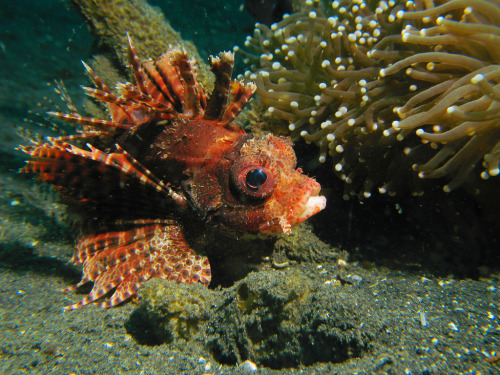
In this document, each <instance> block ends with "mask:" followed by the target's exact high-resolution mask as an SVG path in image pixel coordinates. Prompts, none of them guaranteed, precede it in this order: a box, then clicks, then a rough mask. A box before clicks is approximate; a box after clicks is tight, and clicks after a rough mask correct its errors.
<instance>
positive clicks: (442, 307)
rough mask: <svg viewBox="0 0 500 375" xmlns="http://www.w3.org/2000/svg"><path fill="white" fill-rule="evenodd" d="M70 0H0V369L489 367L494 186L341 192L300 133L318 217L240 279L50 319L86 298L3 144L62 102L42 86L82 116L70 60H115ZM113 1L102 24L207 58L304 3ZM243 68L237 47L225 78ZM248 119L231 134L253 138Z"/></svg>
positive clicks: (15, 154)
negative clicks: (186, 46) (170, 36)
mask: <svg viewBox="0 0 500 375" xmlns="http://www.w3.org/2000/svg"><path fill="white" fill-rule="evenodd" d="M86 3H87V4H91V3H92V2H85V1H75V2H72V1H59V0H47V1H43V2H40V1H28V0H23V1H19V2H11V1H5V0H0V24H1V28H0V87H1V90H0V123H1V128H0V349H1V350H0V372H2V373H5V374H22V373H28V374H36V373H40V374H48V373H55V374H70V373H74V374H98V373H99V374H101V373H108V374H126V373H129V374H136V373H143V374H167V373H168V374H176V373H199V374H205V373H207V374H233V373H254V372H257V371H258V373H290V374H292V373H306V374H329V373H339V374H355V373H380V374H383V373H395V374H403V373H405V374H444V373H446V374H454V373H457V374H458V373H471V374H474V373H482V374H495V373H498V371H499V368H500V367H499V366H500V365H499V361H498V356H499V353H500V322H499V318H498V316H499V314H500V311H499V306H498V305H499V301H500V293H499V291H498V288H499V277H498V275H499V274H498V266H499V264H500V262H499V256H500V251H499V243H498V233H499V230H500V228H499V226H498V222H499V216H498V208H499V206H500V200H499V199H498V182H497V181H493V182H492V183H491V184H489V185H488V186H487V188H486V190H487V192H488V194H485V195H482V196H481V199H476V197H475V196H474V195H472V194H470V191H468V190H467V189H460V188H459V189H456V190H455V191H453V192H452V193H449V194H447V193H444V192H443V189H442V186H440V185H435V184H432V183H431V184H429V185H428V186H427V187H426V189H425V193H424V194H423V195H418V196H412V195H410V194H401V195H399V196H396V197H392V196H388V195H379V194H374V195H373V196H372V197H370V198H368V199H358V198H357V197H351V198H350V199H348V200H345V199H343V196H344V194H345V193H344V191H345V186H344V182H343V181H341V179H339V178H338V177H337V176H336V175H335V174H334V173H332V171H333V168H334V165H332V164H331V161H327V162H326V163H318V151H317V147H315V145H314V144H312V145H310V144H307V143H306V142H303V141H301V140H300V139H299V140H297V141H296V146H295V150H296V152H297V155H298V159H299V166H301V167H302V168H303V169H304V170H305V172H306V173H307V174H308V175H310V176H315V177H316V179H317V180H318V181H319V182H320V183H321V185H322V187H323V190H324V191H325V193H324V194H325V195H327V198H328V205H327V208H326V209H325V210H324V211H323V212H321V213H320V214H318V215H316V216H314V217H313V218H312V219H311V220H309V221H308V222H307V223H306V224H305V225H303V226H302V227H301V228H300V229H299V230H298V231H297V232H295V233H293V234H292V235H290V236H286V237H283V238H281V239H279V240H278V241H277V242H276V243H273V244H272V246H273V253H272V254H271V255H270V256H269V257H267V258H266V259H262V260H261V262H260V263H256V264H252V267H253V268H252V270H253V272H251V273H248V275H246V276H244V277H242V278H238V279H234V280H231V281H230V282H228V281H226V282H225V283H222V284H221V285H219V286H217V287H216V288H211V289H206V288H205V287H202V286H199V285H177V284H175V283H173V284H172V283H168V282H161V281H159V280H152V281H150V282H148V283H147V285H146V286H145V287H144V289H142V290H141V292H140V295H139V297H140V298H139V301H136V302H131V303H127V304H124V305H121V306H118V307H115V308H111V309H99V308H97V307H95V306H87V307H84V308H81V309H78V310H75V311H71V312H63V310H62V307H63V306H66V305H68V304H70V303H74V301H76V300H78V299H80V298H82V295H84V294H85V292H83V294H82V293H81V292H63V291H62V290H63V289H64V288H66V287H68V286H69V285H72V284H75V283H76V282H78V280H79V278H80V274H81V270H80V269H79V268H78V267H76V266H73V265H72V264H70V263H69V260H70V259H71V256H72V254H73V235H72V232H71V231H70V229H69V227H68V225H67V220H68V218H67V215H66V212H65V209H64V206H63V205H62V204H61V203H59V202H58V198H57V196H56V194H55V193H54V192H53V191H52V190H51V189H50V188H47V187H46V186H43V185H41V184H38V183H35V182H34V179H33V177H32V176H27V175H24V174H20V173H18V171H19V169H20V168H22V167H23V166H24V164H25V162H24V161H25V159H26V155H25V154H23V153H21V152H19V151H17V150H16V147H18V146H19V145H20V144H25V143H26V140H24V139H23V138H22V137H21V136H20V135H19V133H21V134H27V133H31V132H39V131H40V132H42V134H43V135H53V134H54V131H53V130H51V129H44V128H41V127H40V123H42V124H47V117H46V116H45V115H44V113H45V111H47V110H53V109H54V108H59V106H61V105H62V103H61V102H60V100H59V98H58V95H57V94H56V93H55V92H54V80H63V82H64V84H65V86H66V89H67V91H68V93H69V95H70V96H71V98H72V100H73V101H74V103H75V105H76V106H77V107H78V108H82V109H83V108H86V107H85V105H86V104H85V97H84V93H83V90H81V86H82V85H88V84H89V80H88V77H87V75H86V74H85V71H84V68H83V66H82V64H81V60H83V61H87V62H88V61H90V60H91V59H92V58H93V57H94V56H96V55H106V54H107V55H108V56H109V54H110V52H111V53H112V52H113V48H112V47H111V45H112V43H113V42H112V40H113V35H108V34H106V32H103V33H101V34H100V33H99V30H97V29H96V25H99V24H100V23H99V22H100V21H99V20H98V18H97V17H96V18H94V19H93V20H94V23H92V21H91V19H90V18H91V15H89V14H91V13H85V7H84V5H82V4H86ZM95 3H100V2H95ZM111 3H113V4H118V5H117V6H120V4H121V3H123V5H122V10H123V13H121V14H120V15H118V16H117V17H116V18H114V19H113V20H114V22H115V21H116V22H119V21H120V20H122V21H121V25H117V26H116V25H115V26H116V29H121V30H124V31H130V32H132V30H127V27H130V28H134V30H137V29H139V25H138V24H134V22H140V21H139V19H135V18H133V17H132V15H134V14H136V13H134V12H139V13H140V12H141V9H142V8H141V7H147V8H145V9H147V10H148V11H149V12H152V13H151V14H154V15H156V16H158V15H161V14H163V15H164V18H165V20H166V21H165V22H166V23H168V24H170V26H171V27H172V28H173V29H174V30H176V31H177V32H178V33H179V34H180V38H182V40H183V41H189V42H192V45H194V46H195V48H196V50H197V51H198V53H199V56H200V58H201V59H202V60H203V61H205V62H206V61H208V58H209V56H210V55H215V54H217V53H218V52H220V51H227V50H232V49H233V47H234V46H235V45H238V46H244V45H245V40H247V39H246V38H247V35H252V34H253V33H254V25H255V22H256V21H259V22H262V23H264V24H267V25H271V24H272V23H273V22H276V21H278V20H279V19H280V17H281V15H282V14H283V13H285V12H290V11H291V10H293V9H299V8H300V6H301V5H300V4H298V3H304V4H305V3H306V2H303V1H290V2H288V1H262V2H261V1H246V2H244V1H210V2H207V1H201V0H199V1H189V2H185V1H161V0H156V1H152V0H150V1H148V2H145V1H138V0H135V1H130V2H120V1H112V2H110V4H111ZM309 3H312V2H309ZM316 3H317V2H316ZM325 3H328V4H329V6H330V3H331V2H325ZM77 4H79V5H77ZM147 4H149V5H150V6H152V7H153V8H150V7H149V5H147ZM493 4H497V3H496V2H493ZM309 5H310V4H309ZM127 7H132V8H133V10H132V9H128V8H127ZM330 7H331V6H330ZM88 9H91V8H88ZM89 12H90V11H89ZM270 14H271V16H270ZM160 18H161V17H160ZM110 19H111V18H110ZM146 19H148V18H147V17H146ZM141 22H142V21H141ZM102 24H105V23H102ZM162 25H163V24H161V25H159V28H158V39H159V42H158V44H157V46H158V45H161V46H163V45H164V44H165V40H164V39H162V38H164V34H162V33H160V30H164V29H161V28H160V26H161V27H164V25H163V26H162ZM140 26H141V27H145V26H144V25H140ZM497 26H498V25H497ZM106 27H108V29H106V30H107V32H108V33H109V34H110V33H111V30H116V29H113V27H114V25H113V23H112V22H110V23H109V25H107V26H106ZM148 27H149V28H148ZM145 29H148V30H149V31H150V32H151V35H155V28H154V27H151V25H146V27H145ZM141 30H142V29H141ZM160 40H161V43H160ZM154 49H155V46H152V47H151V50H152V51H154ZM160 53H161V52H160ZM114 59H115V60H116V61H119V60H120V56H119V54H115V55H114ZM116 61H115V62H116ZM249 65H250V63H249V62H248V61H246V62H245V59H244V56H243V55H238V54H236V64H235V74H234V76H236V75H238V74H241V75H245V71H247V70H248V69H250V67H249ZM122 73H123V72H122ZM248 76H249V74H248V73H247V77H248ZM259 108H260V107H259ZM259 108H258V107H257V104H256V107H255V108H252V110H253V111H254V114H255V113H256V114H258V113H259ZM252 118H255V117H252V114H250V115H248V116H247V117H246V119H247V121H246V122H245V123H244V124H243V125H245V126H249V127H252V126H253V127H254V128H255V129H260V127H259V125H255V123H253V124H252ZM264 118H266V117H264ZM271 123H272V124H274V123H273V122H271ZM280 126H281V125H277V126H276V128H275V129H274V131H275V132H276V133H278V134H282V133H283V129H282V127H280ZM20 128H22V129H23V130H20ZM263 129H264V130H265V131H267V130H269V128H266V126H263ZM491 180H494V178H492V179H491ZM488 182H490V181H488Z"/></svg>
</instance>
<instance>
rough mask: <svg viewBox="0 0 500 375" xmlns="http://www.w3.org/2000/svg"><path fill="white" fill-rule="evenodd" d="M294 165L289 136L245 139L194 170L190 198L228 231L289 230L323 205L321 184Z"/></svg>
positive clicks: (267, 233)
mask: <svg viewBox="0 0 500 375" xmlns="http://www.w3.org/2000/svg"><path fill="white" fill-rule="evenodd" d="M296 163H297V159H296V156H295V152H294V150H293V148H292V143H291V141H290V139H289V138H283V137H276V136H273V135H265V136H261V137H255V138H249V139H247V140H246V141H245V142H244V143H243V144H242V145H241V148H240V149H239V152H233V153H232V154H231V155H230V156H227V157H225V158H222V159H221V161H220V163H218V165H217V166H212V167H210V168H209V169H208V168H207V169H206V170H205V171H202V172H201V173H199V174H197V176H196V177H195V178H194V179H193V181H192V183H191V189H190V192H189V196H190V199H191V201H192V202H193V203H194V207H195V208H196V209H197V210H198V211H199V212H200V213H201V215H202V216H203V217H204V218H205V219H206V220H207V221H209V222H212V223H215V224H216V225H218V226H220V227H223V228H224V229H227V230H229V231H233V232H237V233H250V234H259V235H262V236H273V235H277V234H279V233H287V234H288V233H290V232H291V229H292V228H293V226H295V225H297V224H299V223H301V222H303V221H304V220H306V219H307V218H309V217H311V216H312V215H314V214H316V213H318V212H319V211H321V210H322V209H323V208H325V205H326V198H325V197H324V196H321V195H319V193H320V189H321V186H320V184H319V183H318V182H317V181H316V180H314V179H313V178H311V177H309V176H307V175H305V174H304V173H303V172H302V170H301V169H300V168H296Z"/></svg>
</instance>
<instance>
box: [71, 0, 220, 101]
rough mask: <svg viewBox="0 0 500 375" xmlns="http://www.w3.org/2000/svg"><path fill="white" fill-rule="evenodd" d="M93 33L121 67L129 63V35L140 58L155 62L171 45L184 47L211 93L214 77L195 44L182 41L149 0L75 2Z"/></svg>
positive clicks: (81, 0)
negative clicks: (195, 62) (113, 54)
mask: <svg viewBox="0 0 500 375" xmlns="http://www.w3.org/2000/svg"><path fill="white" fill-rule="evenodd" d="M71 2H72V3H73V5H75V7H76V8H77V10H78V11H79V13H80V14H81V15H82V17H83V18H84V19H85V20H86V21H87V24H88V25H89V27H90V30H91V32H92V33H93V34H94V35H95V36H96V37H97V38H98V40H99V41H100V42H101V44H104V45H106V46H107V47H108V48H110V49H111V50H113V51H114V52H115V54H116V57H117V58H118V60H119V61H120V65H121V67H125V66H127V64H128V57H127V45H128V43H127V33H129V34H130V36H131V37H132V39H133V41H134V44H135V47H136V49H137V53H138V54H139V57H140V58H141V59H142V60H144V59H147V58H153V59H156V58H158V57H159V56H161V55H162V54H163V53H165V52H166V51H167V50H168V48H169V46H170V45H182V46H183V47H184V48H185V49H186V51H187V52H188V54H189V56H190V57H191V58H194V59H196V61H197V63H198V70H197V72H198V79H199V81H200V82H202V83H203V85H204V86H205V88H206V89H207V92H211V90H212V86H213V77H212V76H211V74H210V73H209V70H210V69H209V67H208V65H207V64H206V63H205V62H204V61H203V60H202V59H201V58H200V55H199V54H198V51H197V49H196V47H195V46H194V44H193V43H190V42H187V41H184V40H182V38H181V36H180V34H179V33H178V32H176V31H175V30H174V29H173V28H172V26H170V24H169V23H168V21H167V20H166V19H165V16H164V15H163V13H162V12H161V10H160V9H159V8H156V7H153V6H151V5H149V4H148V3H147V1H146V0H109V1H108V0H106V1H104V0H72V1H71Z"/></svg>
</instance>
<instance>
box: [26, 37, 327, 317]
mask: <svg viewBox="0 0 500 375" xmlns="http://www.w3.org/2000/svg"><path fill="white" fill-rule="evenodd" d="M129 57H130V62H131V66H132V69H133V73H134V77H135V84H131V83H126V84H119V85H118V87H117V89H118V94H114V93H113V92H112V91H111V90H110V89H109V88H108V87H107V86H106V85H105V84H104V83H103V82H102V80H101V79H100V78H99V77H98V76H97V75H96V74H95V73H94V72H93V70H92V69H91V68H90V67H88V66H87V65H85V67H86V68H87V70H88V73H89V75H90V76H91V78H92V80H93V82H94V85H95V88H85V90H86V92H87V94H88V95H90V96H91V97H93V98H94V99H96V100H97V101H99V102H101V103H103V104H104V105H105V106H106V107H107V110H108V113H109V114H110V119H109V120H102V119H95V118H89V117H83V116H81V115H80V114H78V112H77V111H76V108H74V106H73V105H72V104H71V102H69V101H68V100H66V101H67V104H69V105H68V107H69V109H70V112H71V113H68V114H66V113H55V112H52V113H50V114H51V115H52V116H54V117H56V118H58V119H60V120H63V121H68V122H73V123H77V124H79V125H80V126H81V127H82V130H81V131H79V133H78V134H76V135H72V136H62V137H56V138H48V140H47V142H46V143H34V144H33V145H30V146H25V147H21V150H23V151H24V152H26V153H28V154H29V155H30V156H31V158H30V160H29V161H28V162H27V165H26V166H25V167H24V168H23V171H24V172H28V173H36V174H38V176H39V179H40V180H42V181H45V182H47V183H50V184H52V185H53V186H54V188H55V189H56V190H58V191H59V192H60V193H61V195H62V197H63V199H64V202H66V204H67V205H68V207H69V209H70V210H72V211H74V212H76V213H78V214H79V216H80V217H81V218H82V220H81V221H80V222H81V223H82V224H81V225H80V226H79V227H78V228H77V232H76V238H77V239H76V249H75V254H74V256H73V259H72V260H73V262H75V263H76V264H82V265H83V277H82V280H81V281H80V282H79V283H78V284H77V285H76V286H75V287H72V288H69V289H74V288H76V287H79V286H81V285H84V284H87V283H90V282H93V288H92V290H91V291H90V293H89V294H88V295H87V296H86V297H85V298H84V299H83V300H81V301H80V302H78V303H76V304H74V305H71V306H68V307H66V309H67V310H71V309H75V308H78V307H81V306H83V305H86V304H89V303H91V302H95V301H98V302H99V303H100V306H102V307H110V306H114V305H117V304H119V303H121V302H123V301H125V300H127V299H129V298H130V297H132V296H134V295H135V294H136V292H137V290H138V289H139V288H140V286H141V284H142V283H144V282H145V281H147V280H148V279H151V278H153V277H159V278H163V279H167V280H177V281H179V282H186V283H192V282H202V283H205V284H209V283H210V280H211V269H210V264H209V261H208V258H207V256H206V254H203V251H200V249H199V248H198V247H197V246H195V244H194V242H195V241H194V236H193V235H192V233H193V228H195V227H199V226H206V227H209V228H210V230H213V231H221V232H226V233H227V232H228V233H234V234H237V235H243V234H254V235H261V236H272V235H276V234H278V233H283V232H284V233H289V232H290V230H291V227H293V226H294V225H296V224H298V223H300V222H302V221H304V220H305V219H307V218H308V217H310V216H312V215H314V214H315V213H317V212H319V211H320V210H322V209H323V208H324V207H325V204H326V200H325V198H324V197H323V196H320V195H319V190H320V185H319V184H318V183H317V182H316V181H315V180H314V179H312V178H310V177H307V176H306V175H304V174H303V173H302V171H301V170H300V169H297V168H296V158H295V153H294V151H293V149H292V145H291V142H290V140H289V139H286V138H280V137H275V136H272V135H265V136H261V137H254V136H253V135H252V134H251V133H246V132H245V131H243V130H242V129H241V128H240V127H238V126H237V125H235V124H234V123H232V121H233V120H234V118H235V117H236V116H237V115H238V114H239V113H240V112H241V110H242V109H243V108H244V106H245V105H246V103H247V102H248V100H249V99H250V98H251V96H252V95H253V93H254V91H255V85H254V84H253V83H247V84H243V83H241V82H239V81H233V82H231V74H232V68H233V63H234V56H233V55H232V54H231V53H221V54H220V55H219V56H218V57H216V58H212V60H211V68H212V72H213V73H214V74H215V77H216V80H215V87H214V90H213V92H212V94H211V95H210V97H208V98H207V95H206V94H205V91H204V88H203V86H202V85H201V84H199V83H198V82H197V79H196V65H195V62H194V61H193V60H190V59H189V57H188V55H187V53H186V52H185V51H184V50H183V49H181V48H172V49H171V50H169V51H168V52H167V53H166V54H164V55H162V56H161V57H160V58H159V59H158V60H156V61H153V60H147V61H144V62H142V63H141V62H140V61H139V59H138V57H137V53H136V51H135V48H134V46H133V43H132V41H131V40H130V39H129ZM195 231H196V230H195ZM69 289H68V290H69ZM106 297H109V298H107V299H106Z"/></svg>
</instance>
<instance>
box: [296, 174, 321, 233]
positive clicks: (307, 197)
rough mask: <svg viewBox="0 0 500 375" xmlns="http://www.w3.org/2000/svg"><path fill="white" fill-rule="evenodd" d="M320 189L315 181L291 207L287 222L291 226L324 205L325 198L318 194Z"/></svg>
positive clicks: (316, 211)
mask: <svg viewBox="0 0 500 375" xmlns="http://www.w3.org/2000/svg"><path fill="white" fill-rule="evenodd" d="M320 189H321V186H320V185H319V184H318V183H316V184H315V186H313V187H312V188H311V189H309V191H307V192H306V193H305V194H304V195H303V196H302V199H300V201H299V202H298V203H297V204H296V205H295V206H294V207H293V209H292V210H291V215H289V217H288V222H289V223H290V224H291V225H292V226H294V225H297V224H300V223H302V222H303V221H304V220H307V219H308V218H310V217H311V216H313V215H316V214H317V213H318V212H320V211H321V210H323V209H324V208H325V207H326V198H325V197H324V196H323V195H319V191H320Z"/></svg>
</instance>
